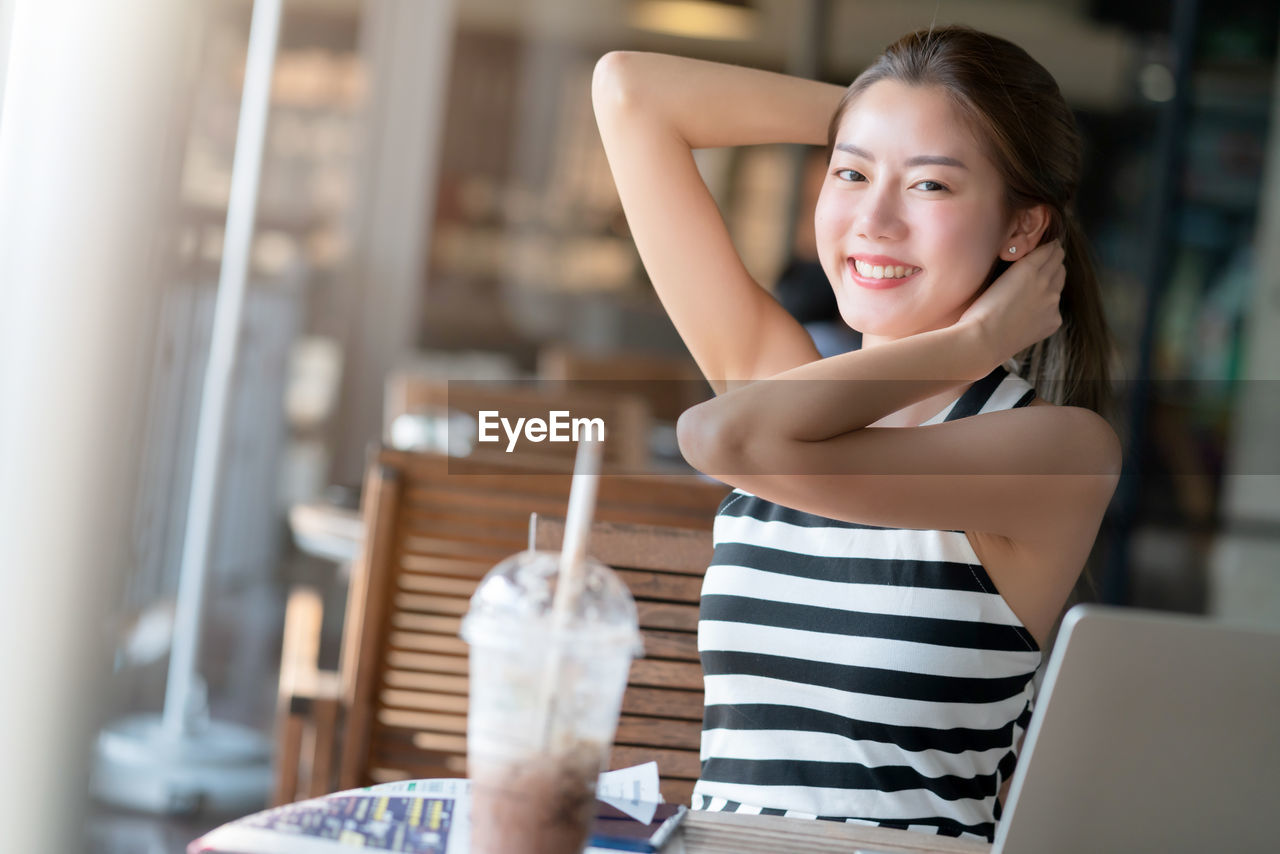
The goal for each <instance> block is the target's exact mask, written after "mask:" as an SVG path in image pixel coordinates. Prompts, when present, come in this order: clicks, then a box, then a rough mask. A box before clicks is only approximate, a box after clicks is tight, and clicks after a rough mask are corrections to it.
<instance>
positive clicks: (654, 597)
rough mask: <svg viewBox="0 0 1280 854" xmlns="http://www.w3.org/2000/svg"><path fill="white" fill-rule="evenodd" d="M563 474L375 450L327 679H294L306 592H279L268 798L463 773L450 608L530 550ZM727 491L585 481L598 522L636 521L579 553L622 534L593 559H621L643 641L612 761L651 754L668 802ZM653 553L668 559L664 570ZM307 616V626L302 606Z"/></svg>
mask: <svg viewBox="0 0 1280 854" xmlns="http://www.w3.org/2000/svg"><path fill="white" fill-rule="evenodd" d="M570 481H571V475H570V474H569V473H568V472H559V473H545V472H539V471H535V470H532V469H530V468H528V467H522V466H517V465H515V464H513V463H507V462H504V463H501V464H499V463H495V462H492V461H488V460H479V459H471V458H449V457H442V456H435V455H425V454H410V453H404V452H398V451H390V450H383V451H381V452H380V453H379V454H378V455H377V456H376V458H375V459H374V460H373V461H372V463H371V465H370V467H369V472H368V476H367V478H366V484H365V493H364V495H365V499H364V507H363V517H364V520H365V527H366V531H367V532H368V533H367V535H366V538H365V543H364V547H363V550H362V556H361V559H360V560H359V561H358V562H357V565H356V568H355V571H354V572H353V577H352V586H351V590H350V591H349V594H348V601H347V613H346V620H345V624H344V628H343V650H342V655H341V662H340V665H339V673H338V675H336V676H333V677H328V678H326V677H319V676H315V675H307V676H303V675H299V673H300V672H305V670H306V668H305V666H303V665H301V664H299V663H298V661H299V660H302V659H305V658H306V657H307V655H308V654H309V650H307V649H306V647H307V646H308V642H306V641H299V640H297V638H298V636H301V635H304V634H305V632H303V631H301V630H300V629H297V628H296V626H297V625H299V624H300V623H302V622H304V619H303V618H304V617H307V616H308V614H307V611H306V608H305V607H304V605H305V603H306V597H305V596H304V595H302V594H296V595H295V596H293V597H291V598H290V607H291V609H293V612H292V613H290V614H288V615H286V626H287V627H286V639H287V641H289V640H292V643H289V642H287V643H286V649H285V653H284V663H286V664H288V666H289V672H290V674H291V675H290V677H289V678H290V681H289V683H288V684H285V683H284V682H282V685H281V696H280V705H279V722H278V728H277V732H278V739H279V749H278V754H277V760H278V763H279V764H278V770H277V784H278V785H277V790H276V793H275V800H276V802H277V803H288V802H290V801H293V800H295V799H297V798H298V797H307V796H311V795H313V794H317V793H323V792H328V791H334V790H335V789H339V788H351V787H355V786H362V785H368V784H370V783H374V782H382V781H386V780H394V779H406V778H414V777H442V776H461V775H463V774H464V773H465V767H464V764H465V756H466V710H467V646H466V644H465V643H464V642H463V641H462V639H461V638H459V637H458V628H459V624H460V621H461V617H462V615H463V614H464V613H465V612H466V610H467V607H468V605H469V599H470V596H471V593H472V591H473V590H474V589H475V585H476V584H477V583H478V582H479V580H480V578H481V577H482V576H483V575H484V574H485V573H486V572H487V571H488V570H489V569H490V568H491V567H492V566H493V565H494V564H495V563H497V562H498V561H499V560H501V559H502V558H504V557H506V556H508V555H510V554H513V553H515V552H517V551H520V550H521V549H523V548H525V547H526V546H527V539H528V527H527V526H528V521H529V514H530V513H531V512H536V513H538V514H539V515H540V516H542V517H544V518H546V517H554V516H558V515H562V514H563V513H564V512H565V509H566V506H567V502H568V495H569V485H570ZM727 491H728V490H727V488H726V487H724V486H722V485H720V484H715V483H710V482H705V481H702V480H700V479H697V478H694V477H691V476H670V475H605V476H603V477H602V478H601V482H600V485H599V490H598V498H597V509H596V519H597V520H598V523H600V524H605V523H612V524H614V525H619V524H621V525H631V526H648V528H644V527H641V528H635V529H619V530H626V531H629V533H628V535H627V537H621V535H618V536H616V537H615V536H614V534H613V533H611V529H607V528H602V529H601V530H602V531H603V532H604V533H603V534H602V539H601V541H600V543H599V544H596V543H595V542H594V541H593V547H592V549H593V553H594V552H596V550H597V547H599V548H604V549H614V548H621V545H619V544H629V545H630V547H631V548H632V552H630V553H628V552H626V551H625V550H623V551H618V552H614V551H606V552H604V553H599V554H598V556H599V557H600V558H601V559H602V560H605V561H606V563H609V559H608V558H607V557H606V554H608V555H611V556H613V555H615V554H616V555H617V556H619V557H623V558H625V560H623V562H622V563H621V566H622V567H624V576H623V577H624V579H626V580H627V583H628V584H632V585H634V586H633V587H632V591H633V594H634V595H635V596H636V598H637V600H638V604H640V606H641V626H642V630H643V631H644V633H645V643H646V651H647V657H646V659H643V660H642V661H640V662H637V665H636V667H637V669H635V670H633V672H632V686H631V687H630V688H629V689H628V694H627V698H626V700H625V701H624V714H625V715H626V723H627V726H626V727H625V728H623V729H622V730H620V733H619V741H618V744H619V747H618V749H617V750H616V751H615V755H614V759H615V761H616V762H620V763H621V764H624V765H625V764H631V763H633V762H635V761H639V760H642V759H643V758H655V759H657V760H658V762H659V767H660V770H661V771H662V773H663V775H664V777H665V778H666V781H665V782H666V786H665V788H664V792H663V793H664V795H666V797H667V798H668V799H669V800H687V799H688V791H689V789H691V787H692V780H693V779H695V778H696V777H697V770H698V765H697V752H696V749H697V743H698V740H697V739H698V728H699V726H700V721H701V715H702V695H701V674H700V671H698V669H697V651H696V641H695V635H694V632H695V630H696V624H697V608H696V601H697V594H698V589H699V587H700V584H701V572H702V570H703V569H704V568H705V567H706V565H707V564H708V563H709V561H710V556H711V539H710V527H711V523H712V520H713V517H714V513H715V509H716V507H717V506H718V505H719V503H720V502H721V500H723V497H724V496H725V494H726V493H727ZM540 528H541V533H540V536H541V537H554V536H556V531H557V528H556V526H555V525H554V524H548V525H543V526H540ZM651 529H656V531H655V530H651ZM684 532H689V534H688V536H686V535H685V533H684ZM649 534H652V535H651V536H649V538H648V539H645V538H644V536H642V535H645V536H647V535H649ZM619 537H620V538H619ZM628 537H629V538H628ZM544 541H545V540H544ZM676 544H683V545H685V546H687V547H688V548H687V549H686V550H684V551H681V550H680V549H677V548H676ZM639 549H644V550H647V551H636V550H639ZM628 555H630V556H628ZM646 555H648V556H646ZM664 561H665V562H669V563H670V566H666V568H664V566H665V563H664ZM611 565H612V564H611ZM309 616H310V619H311V622H312V623H313V624H314V623H315V622H316V617H315V615H314V613H312V614H310V615H309ZM300 647H301V648H303V653H301V654H300V653H299V652H297V650H298V648H300ZM300 686H301V687H300ZM303 689H310V693H308V692H307V690H303ZM667 722H670V726H667V725H666V724H667ZM335 742H337V743H340V749H339V750H338V751H337V752H335V748H334V747H333V745H334V744H335ZM690 751H692V753H690Z"/></svg>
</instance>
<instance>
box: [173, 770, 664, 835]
mask: <svg viewBox="0 0 1280 854" xmlns="http://www.w3.org/2000/svg"><path fill="white" fill-rule="evenodd" d="M596 797H597V799H598V801H599V802H600V804H601V807H600V809H599V810H598V813H599V815H598V817H597V822H596V826H595V828H594V829H593V831H592V838H591V845H590V847H589V848H587V852H588V853H589V852H601V854H604V852H612V851H619V850H622V851H657V850H659V849H660V848H661V847H662V845H663V844H664V843H665V842H666V841H667V840H668V839H669V838H670V836H671V834H672V832H673V831H674V829H675V826H676V825H677V824H678V822H679V821H680V819H681V818H682V817H683V815H684V812H685V808H684V807H683V806H677V805H674V804H663V803H661V795H660V794H659V792H658V766H657V764H656V763H653V762H647V763H645V764H643V765H636V766H633V767H631V768H622V769H619V770H617V771H607V772H605V773H604V774H601V775H600V782H599V785H598V786H597V788H596ZM470 801H471V781H470V780H464V779H438V780H405V781H402V782H395V783H382V784H380V785H377V786H367V787H365V788H361V789H349V790H347V791H345V792H336V793H334V794H332V795H325V796H324V797H320V798H312V799H310V800H306V801H298V802H297V803H293V804H286V805H285V806H281V807H275V808H273V809H268V810H263V811H262V812H258V813H254V814H253V815H249V816H245V817H244V818H240V819H236V820H235V821H232V822H229V823H228V824H224V825H222V826H221V827H218V828H215V829H214V830H211V831H209V832H208V833H206V834H205V835H204V836H202V837H200V838H199V839H197V840H195V841H194V842H192V843H191V844H190V845H188V846H187V854H256V852H264V854H265V852H271V854H342V852H350V851H352V850H353V849H357V848H360V849H365V850H369V851H394V852H413V854H466V852H467V851H469V849H470V847H471V845H470V833H471V825H470ZM628 817H629V818H628Z"/></svg>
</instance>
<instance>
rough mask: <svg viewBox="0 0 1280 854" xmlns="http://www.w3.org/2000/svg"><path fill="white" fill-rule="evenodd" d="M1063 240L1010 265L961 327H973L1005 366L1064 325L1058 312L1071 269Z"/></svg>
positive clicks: (975, 303) (964, 317) (965, 316)
mask: <svg viewBox="0 0 1280 854" xmlns="http://www.w3.org/2000/svg"><path fill="white" fill-rule="evenodd" d="M1065 257H1066V253H1065V252H1064V251H1063V249H1062V244H1061V243H1060V242H1059V241H1057V240H1052V241H1050V242H1048V243H1045V244H1042V245H1040V246H1037V247H1036V248H1035V249H1033V250H1032V251H1031V252H1029V253H1027V255H1026V256H1025V257H1023V258H1019V259H1018V260H1017V261H1014V262H1013V263H1012V264H1010V265H1009V269H1007V270H1005V271H1004V272H1003V273H1002V274H1001V275H1000V276H999V277H998V278H997V279H996V280H995V281H994V282H992V283H991V285H990V286H989V287H988V288H987V289H986V291H984V292H983V293H982V294H981V295H980V296H979V297H978V298H977V299H976V300H974V301H973V304H972V305H970V306H969V308H968V309H966V310H965V313H964V314H963V315H961V316H960V319H959V320H958V321H956V325H957V326H960V325H965V324H972V325H974V326H977V327H978V328H979V329H980V330H981V335H982V337H983V338H984V339H985V340H987V341H989V342H991V345H992V346H993V347H995V349H996V351H997V356H998V358H999V360H1000V361H1001V362H1003V361H1004V360H1005V359H1008V358H1009V357H1011V356H1013V355H1015V354H1016V353H1020V352H1022V351H1023V350H1025V349H1026V348H1027V347H1030V346H1031V345H1032V344H1035V343H1036V342H1038V341H1043V340H1044V339H1045V338H1048V337H1049V336H1050V335H1052V334H1053V333H1054V332H1056V331H1058V327H1060V326H1062V315H1061V314H1060V313H1059V311H1058V305H1059V301H1060V299H1061V297H1062V286H1063V284H1064V283H1065V282H1066V277H1067V271H1066V267H1065V266H1063V263H1062V261H1063V258H1065Z"/></svg>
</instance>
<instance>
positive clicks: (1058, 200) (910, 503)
mask: <svg viewBox="0 0 1280 854" xmlns="http://www.w3.org/2000/svg"><path fill="white" fill-rule="evenodd" d="M592 97H593V101H594V104H595V109H596V117H597V121H598V124H599V127H600V132H601V137H602V139H603V141H604V146H605V150H606V153H607V155H608V158H609V164H610V167H611V169H612V171H613V175H614V178H615V181H616V183H617V186H618V192H619V195H620V197H621V199H622V204H623V208H624V210H625V211H626V214H627V219H628V222H629V223H630V227H631V231H632V234H633V236H634V239H635V242H636V246H637V248H638V249H639V252H640V256H641V259H642V260H643V262H644V265H645V268H646V270H647V271H648V273H649V276H650V279H651V280H652V282H653V284H654V287H655V288H656V289H657V292H658V295H659V297H660V299H661V300H662V303H663V305H664V306H665V308H666V310H667V312H668V313H669V314H670V316H671V319H672V321H673V322H674V324H675V326H676V329H677V330H678V331H679V333H680V334H681V336H682V337H683V339H684V341H685V343H686V344H687V346H688V347H689V350H690V351H691V352H692V354H693V356H694V358H695V360H696V361H697V363H698V365H699V366H700V368H701V369H702V371H703V373H704V374H705V375H706V377H707V379H708V380H709V381H710V383H711V385H712V387H713V388H714V389H715V391H716V397H715V398H713V399H712V400H710V401H707V402H706V403H703V404H700V405H699V406H696V407H694V408H693V409H691V410H689V411H687V412H686V413H684V415H683V416H682V417H681V419H680V421H679V424H678V435H679V440H680V447H681V450H682V452H683V453H684V454H685V456H686V458H687V459H688V460H689V462H690V463H691V464H692V465H694V466H695V467H697V468H698V469H700V470H702V471H704V472H707V473H709V474H712V475H714V476H716V477H718V478H720V479H722V480H724V481H725V482H727V483H729V484H730V485H732V486H733V487H735V489H734V491H733V492H732V493H731V494H730V495H729V496H728V497H727V498H726V500H725V502H724V504H722V505H721V508H720V511H719V514H718V515H717V518H716V530H715V541H716V553H715V558H714V560H713V562H712V565H711V566H710V567H709V568H708V570H707V575H706V579H705V582H704V586H703V597H702V608H701V614H700V620H699V641H698V645H699V650H700V653H701V656H702V663H703V669H704V674H705V683H706V710H705V717H704V723H703V739H702V760H703V763H702V772H701V777H700V779H699V781H698V783H697V786H696V788H695V789H694V806H695V807H696V808H702V809H719V810H739V811H744V812H769V813H779V814H788V815H799V816H808V817H821V818H831V819H837V820H845V821H853V822H863V823H872V824H880V825H886V826H893V827H908V828H911V829H919V830H924V831H928V832H933V833H941V834H946V835H952V836H972V837H977V838H985V839H987V840H991V839H992V838H993V837H994V831H995V822H996V821H997V820H998V819H999V817H1000V810H1001V802H1002V800H1003V797H1004V794H1005V791H1006V787H1007V782H1008V779H1009V776H1010V774H1011V773H1012V769H1013V766H1014V763H1015V762H1016V759H1017V750H1018V748H1019V746H1020V740H1021V735H1022V733H1023V731H1024V730H1025V727H1026V724H1027V721H1028V719H1029V717H1030V711H1031V700H1032V694H1033V691H1034V687H1033V682H1032V676H1033V675H1034V673H1035V670H1036V668H1037V666H1038V665H1039V663H1040V660H1041V649H1042V647H1043V646H1044V645H1045V644H1046V643H1047V642H1048V641H1049V636H1050V633H1051V631H1052V629H1053V626H1054V624H1055V622H1056V620H1057V618H1058V617H1059V615H1060V612H1061V610H1062V608H1063V606H1064V604H1065V601H1066V598H1067V596H1068V594H1069V592H1070V591H1071V589H1072V587H1073V585H1074V583H1075V581H1076V579H1077V577H1078V576H1079V574H1080V571H1081V569H1082V567H1083V565H1084V563H1085V560H1086V558H1087V556H1088V554H1089V552H1090V549H1091V547H1092V544H1093V541H1094V538H1095V537H1096V535H1097V530H1098V526H1099V524H1100V522H1101V520H1102V517H1103V513H1104V510H1105V508H1106V506H1107V504H1108V502H1109V500H1110V498H1111V495H1112V492H1113V491H1114V489H1115V486H1116V483H1117V480H1118V476H1119V470H1120V457H1121V452H1120V444H1119V441H1118V439H1117V437H1116V434H1115V432H1114V431H1113V430H1112V429H1111V427H1110V426H1109V425H1108V423H1107V421H1106V420H1105V419H1104V417H1103V416H1102V415H1101V414H1100V410H1101V409H1102V404H1103V393H1104V392H1105V390H1106V380H1107V372H1106V365H1107V356H1108V347H1109V344H1108V336H1107V331H1106V325H1105V322H1104V320H1103V317H1102V312H1101V309H1100V299H1099V293H1098V285H1097V281H1096V278H1095V276H1094V275H1093V272H1092V270H1091V268H1090V265H1089V261H1088V257H1087V254H1086V247H1085V245H1084V241H1083V239H1082V236H1081V234H1080V232H1079V230H1078V226H1076V225H1075V223H1074V220H1073V218H1072V216H1071V214H1070V211H1069V205H1070V202H1071V198H1072V195H1073V193H1074V191H1075V186H1076V182H1077V180H1078V177H1079V163H1080V155H1079V141H1078V137H1077V134H1076V131H1075V127H1074V122H1073V120H1072V117H1071V113H1070V111H1069V110H1068V109H1067V107H1066V104H1065V103H1064V102H1063V100H1062V97H1061V95H1060V93H1059V91H1058V88H1057V85H1056V84H1055V83H1054V81H1053V79H1052V77H1051V76H1050V75H1049V74H1048V72H1046V71H1045V70H1044V68H1042V67H1041V66H1040V65H1039V64H1038V63H1036V62H1035V61H1034V60H1033V59H1031V57H1030V56H1028V55H1027V54H1026V53H1025V52H1024V51H1022V50H1021V49H1020V48H1018V47H1016V46H1015V45H1013V44H1011V43H1009V42H1007V41H1004V40H1002V39H998V38H995V37H992V36H989V35H985V34H982V33H979V32H976V31H974V30H971V29H968V28H962V27H948V28H943V29H938V30H932V31H930V32H923V31H922V32H918V33H913V34H910V35H908V36H905V37H903V38H902V39H900V40H899V41H898V42H896V43H894V44H893V45H891V46H890V47H889V48H888V49H887V50H886V52H885V53H884V55H883V56H881V57H880V59H879V60H877V61H876V62H875V63H874V64H873V65H872V66H871V67H870V68H868V69H867V70H866V71H865V72H864V73H863V74H861V75H860V76H859V77H858V78H857V79H856V80H855V81H854V82H853V83H852V84H851V85H850V86H849V88H848V89H847V90H845V89H842V88H840V87H837V86H830V85H826V84H821V83H816V82H812V81H805V80H800V79H795V78H790V77H785V76H782V75H778V74H772V73H769V72H763V71H758V70H752V69H745V68H736V67H732V66H727V65H721V64H716V63H710V62H702V61H696V60H690V59H682V58H678V57H669V56H661V55H656V54H645V53H621V52H615V53H610V54H607V55H606V56H604V57H603V58H602V59H601V60H600V62H599V63H598V65H597V67H596V71H595V76H594V79H593V83H592ZM775 142H792V143H809V144H820V143H822V142H825V143H826V144H827V146H828V150H829V154H830V165H829V168H828V169H827V173H826V177H825V179H824V184H823V187H822V190H821V192H820V194H819V198H818V203H817V207H816V210H815V213H814V227H815V232H816V237H817V248H818V254H819V259H820V261H821V263H822V265H823V268H824V270H825V271H826V273H827V276H828V278H829V279H830V281H831V284H832V287H833V289H834V292H835V296H836V299H837V302H838V303H839V306H840V313H841V316H842V317H843V319H844V321H845V322H846V323H848V324H849V326H850V327H852V328H854V329H856V330H858V331H860V332H861V333H862V337H863V343H862V348H861V349H860V350H857V351H855V352H852V353H844V354H840V355H836V356H831V357H829V358H825V359H823V358H819V356H818V353H817V352H816V351H815V349H814V346H813V344H812V342H811V340H810V338H809V337H808V336H807V335H806V334H805V332H804V331H803V329H802V328H801V327H800V326H799V325H798V324H797V323H796V322H795V321H794V320H792V319H791V318H790V317H789V316H788V315H787V314H786V312H785V311H783V310H782V308H781V307H780V306H779V305H778V304H777V303H776V302H775V301H774V300H773V298H772V297H771V296H770V295H769V294H768V293H767V292H765V291H764V290H763V289H762V288H761V287H759V286H758V285H757V283H756V282H754V281H752V279H751V278H750V276H749V275H748V273H747V272H746V270H745V269H744V267H743V265H742V262H741V260H740V259H739V257H738V255H737V254H736V252H735V250H734V247H733V245H732V243H731V241H730V239H729V236H728V234H727V232H726V229H725V227H724V224H723V222H722V220H721V219H720V216H719V213H718V211H717V209H716V206H715V203H714V201H713V200H712V198H711V196H710V194H709V193H708V191H707V189H706V187H705V186H704V184H703V183H702V181H701V179H700V178H699V175H698V172H697V170H696V168H695V164H694V161H693V158H692V156H691V149H694V148H703V147H714V146H725V145H749V144H757V143H775ZM764 379H769V380H770V381H769V382H758V381H759V380H764ZM1051 384H1052V385H1053V386H1054V387H1055V388H1056V389H1057V391H1056V392H1055V393H1054V394H1053V395H1052V396H1051V397H1052V399H1044V398H1042V397H1037V395H1036V391H1035V388H1036V387H1037V386H1041V387H1045V388H1047V387H1049V386H1050V385H1051ZM1042 393H1043V392H1042Z"/></svg>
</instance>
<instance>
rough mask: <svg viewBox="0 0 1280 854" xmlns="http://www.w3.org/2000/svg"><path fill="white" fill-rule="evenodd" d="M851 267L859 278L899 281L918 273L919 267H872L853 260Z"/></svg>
mask: <svg viewBox="0 0 1280 854" xmlns="http://www.w3.org/2000/svg"><path fill="white" fill-rule="evenodd" d="M853 266H854V268H855V269H857V271H858V275H859V276H865V277H866V278H868V279H901V278H902V277H903V276H910V275H913V274H915V273H918V272H920V268H919V267H904V266H901V265H898V266H896V267H884V266H872V265H871V264H867V263H866V262H864V261H859V260H858V259H857V258H855V259H853Z"/></svg>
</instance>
